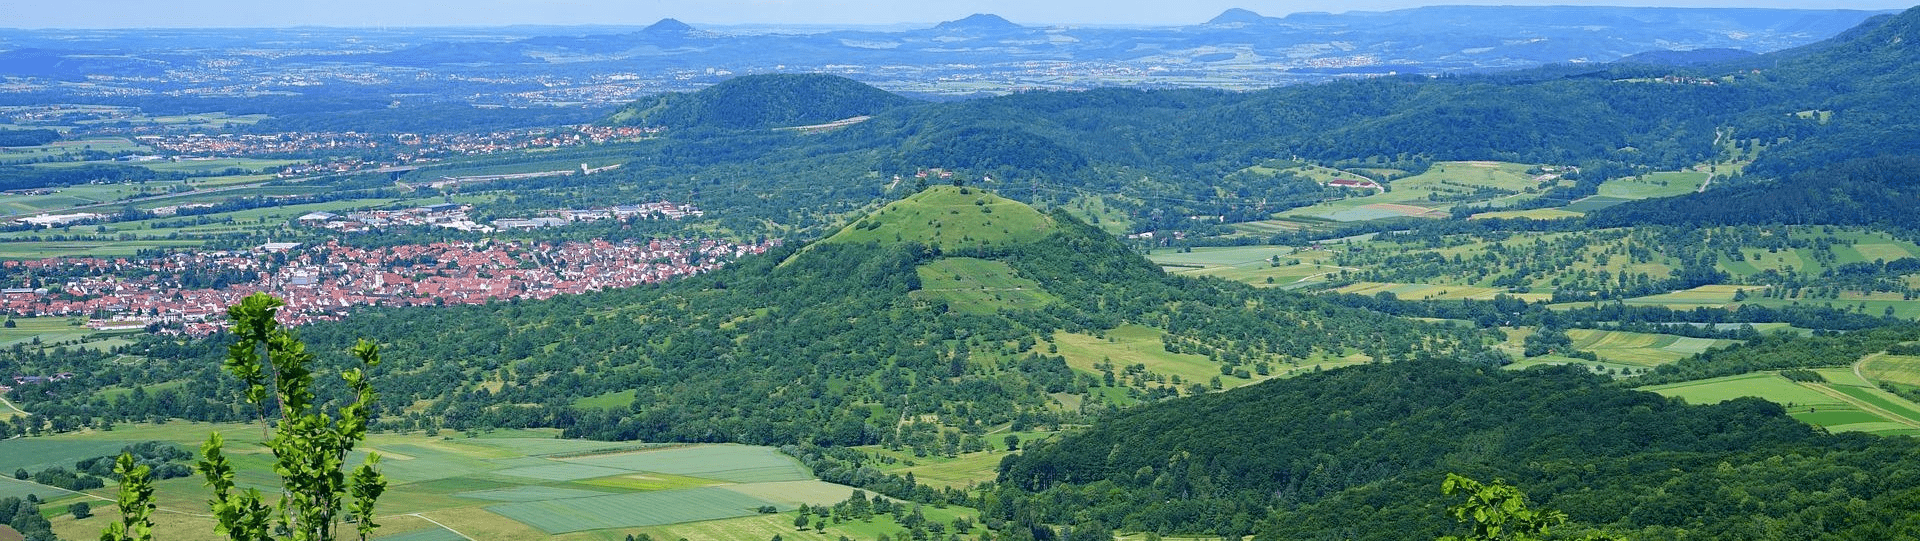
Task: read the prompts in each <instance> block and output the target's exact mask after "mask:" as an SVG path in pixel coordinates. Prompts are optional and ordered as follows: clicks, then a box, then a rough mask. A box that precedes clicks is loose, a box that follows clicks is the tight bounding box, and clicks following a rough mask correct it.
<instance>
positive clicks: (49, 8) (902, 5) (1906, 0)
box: [0, 0, 1920, 28]
mask: <svg viewBox="0 0 1920 541" xmlns="http://www.w3.org/2000/svg"><path fill="white" fill-rule="evenodd" d="M1916 2H1920V0H1667V1H1658V0H1653V1H1649V0H1640V1H1635V0H1179V1H1166V0H1117V1H1116V0H948V1H939V2H935V1H928V0H837V1H836V0H434V1H428V0H59V1H47V0H0V28H151V27H280V26H350V27H359V26H497V25H512V24H569V25H571V24H610V25H646V24H651V23H653V22H655V21H658V20H660V19H663V18H675V19H679V20H681V21H684V22H687V23H690V24H694V25H696V26H698V25H700V24H713V25H727V24H819V25H870V24H894V23H932V22H939V21H947V20H953V19H959V18H961V17H965V16H967V15H970V14H974V13H993V14H997V15H1000V16H1002V17H1006V18H1007V19H1009V20H1012V21H1013V22H1016V23H1021V24H1049V25H1051V24H1087V25H1121V24H1133V25H1187V24H1197V23H1202V22H1205V21H1206V20H1208V19H1211V18H1213V17H1214V16H1215V15H1218V14H1220V12H1222V11H1225V10H1227V9H1228V8H1235V7H1238V8H1245V9H1250V10H1253V11H1255V12H1258V13H1260V14H1262V15H1268V16H1284V15H1286V14H1288V13H1294V12H1302V11H1331V12H1342V11H1382V10H1392V9H1401V8H1409V7H1417V6H1421V5H1434V4H1448V5H1462V4H1485V5H1634V6H1670V7H1763V8H1821V9H1869V10H1886V9H1906V8H1910V7H1913V6H1914V3H1916Z"/></svg>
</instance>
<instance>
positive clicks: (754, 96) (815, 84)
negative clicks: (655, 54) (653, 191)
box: [604, 74, 914, 130]
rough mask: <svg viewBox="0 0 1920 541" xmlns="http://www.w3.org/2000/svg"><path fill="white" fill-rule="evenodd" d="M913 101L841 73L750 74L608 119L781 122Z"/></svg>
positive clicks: (725, 124)
mask: <svg viewBox="0 0 1920 541" xmlns="http://www.w3.org/2000/svg"><path fill="white" fill-rule="evenodd" d="M912 103H914V101H913V100H911V99H908V98H905V97H901V96H899V95H896V94H893V93H890V92H887V91H885V90H880V89H878V88H874V87H871V86H867V85H865V84H862V83H861V82H859V81H855V80H852V79H848V78H845V77H840V76H837V75H825V74H775V75H747V76H741V77H735V78H732V79H728V80H726V81H723V82H721V83H720V84H716V85H713V86H711V87H708V88H706V89H703V90H700V91H698V92H692V93H668V94H661V95H658V96H652V97H648V98H644V99H641V100H639V101H635V102H634V103H632V104H631V105H628V106H626V107H624V108H621V109H620V110H619V111H615V112H614V113H613V115H611V116H609V117H607V119H606V120H605V121H604V122H606V123H608V124H614V125H640V126H664V127H668V128H692V127H708V128H723V129H736V130H746V129H763V128H781V127H790V126H805V125H813V124H823V123H827V122H833V121H836V120H842V119H847V118H852V117H857V116H864V115H872V114H875V113H879V112H882V111H886V110H888V109H892V108H895V107H901V106H905V105H910V104H912Z"/></svg>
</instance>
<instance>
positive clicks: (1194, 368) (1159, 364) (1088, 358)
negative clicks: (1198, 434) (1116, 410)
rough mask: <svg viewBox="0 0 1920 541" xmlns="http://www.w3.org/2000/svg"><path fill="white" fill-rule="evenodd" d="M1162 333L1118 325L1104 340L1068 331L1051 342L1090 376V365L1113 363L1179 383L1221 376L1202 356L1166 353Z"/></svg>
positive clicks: (1236, 381)
mask: <svg viewBox="0 0 1920 541" xmlns="http://www.w3.org/2000/svg"><path fill="white" fill-rule="evenodd" d="M1164 334H1165V333H1164V332H1162V331H1160V330H1159V329H1154V328H1149V327H1142V326H1139V325H1121V326H1120V327H1118V328H1115V329H1113V330H1111V331H1107V336H1106V338H1104V339H1103V338H1099V337H1095V336H1090V335H1085V334H1075V333H1069V332H1058V333H1054V335H1053V340H1054V343H1055V344H1058V345H1059V346H1060V356H1062V357H1066V358H1067V365H1068V366H1071V367H1073V368H1075V369H1078V370H1081V371H1084V372H1087V373H1089V374H1094V375H1099V374H1100V371H1099V370H1097V369H1095V368H1094V367H1093V365H1095V364H1098V363H1101V362H1109V363H1113V364H1114V366H1116V367H1118V368H1116V369H1115V371H1116V372H1119V371H1120V368H1124V367H1126V366H1129V365H1133V364H1144V365H1146V366H1147V371H1148V372H1152V373H1155V374H1160V375H1164V376H1168V377H1169V378H1171V377H1175V376H1178V377H1179V378H1180V380H1181V381H1182V382H1186V383H1205V382H1206V381H1207V380H1208V379H1210V378H1213V377H1216V376H1220V363H1217V362H1214V361H1210V360H1207V357H1206V356H1204V355H1193V354H1188V353H1168V352H1167V350H1166V346H1165V345H1164V344H1163V343H1162V342H1161V341H1160V337H1161V336H1162V335H1164ZM1254 381H1255V380H1249V379H1241V378H1235V377H1221V378H1220V384H1221V385H1222V386H1224V387H1226V388H1229V389H1231V388H1234V387H1239V386H1241V385H1246V384H1249V383H1253V382H1254Z"/></svg>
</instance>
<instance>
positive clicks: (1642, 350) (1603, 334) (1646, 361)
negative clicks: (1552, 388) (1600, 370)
mask: <svg viewBox="0 0 1920 541" xmlns="http://www.w3.org/2000/svg"><path fill="white" fill-rule="evenodd" d="M1567 336H1568V337H1570V338H1573V347H1574V349H1578V350H1581V351H1591V352H1593V353H1594V354H1596V355H1599V356H1600V358H1601V359H1603V360H1606V361H1610V362H1615V363H1621V364H1628V365H1633V366H1639V367H1652V366H1659V365H1663V364H1667V363H1670V362H1674V361H1678V360H1680V359H1684V358H1687V357H1689V356H1692V355H1695V354H1698V353H1700V352H1703V351H1706V350H1707V348H1713V347H1727V346H1731V345H1733V344H1735V343H1737V342H1735V341H1733V340H1714V339H1709V338H1688V337H1684V336H1674V335H1670V334H1649V333H1637V332H1624V331H1597V330H1592V329H1570V330H1568V331H1567Z"/></svg>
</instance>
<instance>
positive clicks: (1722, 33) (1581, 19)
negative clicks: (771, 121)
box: [386, 6, 1873, 71]
mask: <svg viewBox="0 0 1920 541" xmlns="http://www.w3.org/2000/svg"><path fill="white" fill-rule="evenodd" d="M1871 15H1873V13H1872V12H1866V11H1850V10H1773V9H1677V8H1631V7H1618V8H1616V7H1564V6H1561V7H1484V6H1440V7H1424V8H1416V9H1407V10H1397V11H1386V12H1350V13H1343V14H1338V15H1335V14H1326V13H1296V14H1293V15H1289V16H1287V17H1266V16H1262V15H1260V14H1258V13H1254V12H1252V11H1248V10H1244V9H1232V10H1228V11H1227V12H1225V13H1222V14H1221V15H1220V16H1218V17H1215V18H1214V19H1213V20H1210V21H1208V22H1206V23H1204V24H1200V25H1190V26H1169V27H1148V28H1083V27H1073V26H1053V27H1041V26H1023V25H1020V24H1016V23H1014V22H1011V21H1008V20H1006V19H1004V18H1001V17H999V16H997V15H991V14H976V15H973V16H969V17H967V18H964V19H960V20H956V21H947V22H943V23H939V24H938V25H935V26H934V27H932V28H930V29H923V30H914V31H904V32H873V31H837V32H825V33H815V34H761V35H730V34H727V33H725V32H724V31H706V32H703V31H700V30H697V29H695V28H694V27H691V26H688V25H685V24H683V23H680V22H679V21H674V20H672V19H668V20H665V21H661V23H660V24H656V25H654V26H650V27H647V28H645V29H643V30H640V31H637V32H628V33H620V34H598V35H589V36H580V37H576V38H569V39H556V38H532V39H526V40H520V41H515V42H509V43H502V44H497V45H495V46H493V47H489V48H488V49H489V50H493V51H495V52H496V56H495V57H494V58H492V59H491V60H492V61H494V62H498V63H525V62H528V61H529V60H528V59H538V60H535V61H537V62H549V63H561V62H582V61H593V60H597V59H624V60H629V61H633V62H639V63H642V64H663V65H665V64H672V65H696V64H698V65H709V66H726V67H729V68H731V69H756V68H761V69H764V68H768V67H772V66H779V65H789V66H791V65H821V64H828V63H845V64H862V63H909V64H931V63H941V62H968V63H1000V62H1008V61H1016V60H1021V61H1026V60H1050V61H1074V62H1093V61H1103V62H1130V63H1159V64H1164V65H1166V66H1168V67H1174V68H1193V67H1198V66H1215V67H1218V66H1231V65H1236V64H1265V65H1278V66H1287V67H1294V68H1301V69H1327V68H1355V71H1365V69H1363V68H1368V67H1375V68H1378V67H1396V68H1399V69H1401V70H1403V71H1406V70H1411V71H1449V70H1460V69H1485V68H1506V67H1521V66H1531V65H1537V64H1543V63H1553V62H1610V61H1614V60H1618V59H1620V58H1623V57H1626V56H1629V55H1632V54H1636V53H1642V52H1646V51H1653V50H1669V49H1678V50H1686V49H1709V48H1725V49H1739V50H1745V51H1751V52H1766V51H1772V50H1778V49H1782V48H1787V47H1792V46H1797V45H1803V44H1806V43H1811V42H1813V41H1817V40H1819V39H1823V38H1826V37H1829V36H1832V35H1834V34H1837V33H1839V32H1841V31H1843V30H1846V29H1847V28H1851V27H1853V26H1854V25H1856V24H1859V23H1860V21H1862V20H1864V19H1866V18H1867V17H1869V16H1871ZM440 52H441V51H440V50H439V49H437V48H435V47H434V46H432V45H422V46H419V47H414V48H410V49H406V50H402V51H395V52H392V53H388V55H387V56H386V57H387V58H395V57H412V58H417V59H431V58H435V57H437V56H439V54H440ZM447 60H448V61H449V62H470V61H472V60H473V58H472V57H471V56H469V55H465V54H463V55H460V56H458V57H454V58H448V59H447Z"/></svg>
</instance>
